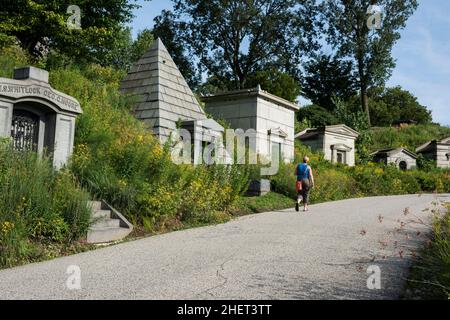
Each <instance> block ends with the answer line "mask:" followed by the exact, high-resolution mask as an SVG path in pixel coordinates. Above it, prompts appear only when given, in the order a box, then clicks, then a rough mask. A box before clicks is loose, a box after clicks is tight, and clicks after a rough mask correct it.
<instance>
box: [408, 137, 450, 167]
mask: <svg viewBox="0 0 450 320" xmlns="http://www.w3.org/2000/svg"><path fill="white" fill-rule="evenodd" d="M416 152H417V153H419V154H422V155H423V156H424V157H425V158H427V159H429V160H433V161H436V165H437V167H438V168H443V169H446V168H450V137H447V138H445V139H442V140H433V141H429V142H427V143H425V144H423V145H421V146H420V147H418V148H417V149H416Z"/></svg>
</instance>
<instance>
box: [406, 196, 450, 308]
mask: <svg viewBox="0 0 450 320" xmlns="http://www.w3.org/2000/svg"><path fill="white" fill-rule="evenodd" d="M434 214H435V218H434V223H433V232H432V235H431V238H430V241H429V242H428V243H427V245H426V247H425V248H424V249H423V250H422V252H421V253H420V255H419V256H418V257H417V259H416V262H415V264H414V265H413V266H412V268H411V273H410V276H409V279H408V285H407V289H406V294H405V296H404V298H406V299H444V300H448V299H450V204H447V213H446V214H445V215H444V216H443V215H442V214H440V213H439V212H434Z"/></svg>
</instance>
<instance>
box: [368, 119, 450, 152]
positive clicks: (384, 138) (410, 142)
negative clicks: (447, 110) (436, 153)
mask: <svg viewBox="0 0 450 320" xmlns="http://www.w3.org/2000/svg"><path fill="white" fill-rule="evenodd" d="M371 132H372V135H373V144H372V145H370V146H369V149H370V151H376V150H378V149H385V148H397V147H405V148H407V149H409V150H411V151H413V152H414V151H415V150H416V148H417V147H419V146H421V145H422V144H424V143H426V142H428V141H430V140H435V139H436V140H441V139H443V138H446V137H450V128H447V127H442V126H439V125H435V124H430V125H413V126H409V127H406V128H394V127H391V128H373V129H372V130H371Z"/></svg>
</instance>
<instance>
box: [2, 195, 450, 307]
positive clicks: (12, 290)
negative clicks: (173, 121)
mask: <svg viewBox="0 0 450 320" xmlns="http://www.w3.org/2000/svg"><path fill="white" fill-rule="evenodd" d="M441 201H447V202H450V194H443V195H421V196H419V195H407V196H392V197H373V198H362V199H351V200H344V201H337V202H328V203H323V204H318V205H313V206H311V207H310V211H309V212H307V213H304V212H295V211H294V209H291V210H283V211H275V212H267V213H261V214H255V215H250V216H245V217H242V218H238V219H236V220H233V221H231V222H229V223H226V224H221V225H216V226H209V227H202V228H196V229H189V230H183V231H177V232H172V233H168V234H164V235H159V236H154V237H149V238H145V239H142V240H136V241H130V242H126V243H122V244H118V245H113V246H108V247H104V248H101V249H97V250H94V251H90V252H85V253H81V254H77V255H73V256H69V257H63V258H59V259H55V260H51V261H46V262H42V263H35V264H30V265H26V266H21V267H17V268H12V269H7V270H3V271H0V298H1V299H396V298H398V297H399V295H400V294H401V292H402V289H403V286H404V284H405V277H406V276H407V274H408V267H409V265H410V263H411V257H412V256H411V253H412V252H413V251H414V250H415V249H417V248H419V247H420V246H421V245H423V243H424V241H425V239H426V237H425V234H426V232H427V231H428V230H429V227H428V226H427V221H429V218H430V215H431V213H430V210H431V209H432V207H433V204H432V203H437V202H441ZM426 209H429V210H428V211H426ZM424 210H425V211H424ZM419 219H421V220H422V221H423V222H424V223H420V222H419ZM73 265H75V266H77V267H79V270H80V279H81V282H80V286H81V288H80V289H73V284H75V287H76V282H70V283H69V287H70V288H72V289H69V288H68V286H67V281H68V279H69V278H70V279H73V277H74V276H76V272H75V273H73V274H68V273H67V271H68V268H69V267H70V266H73ZM369 266H378V267H379V268H380V271H381V274H380V279H381V289H372V290H370V289H368V288H367V279H368V277H369V276H370V274H368V273H367V269H368V268H369ZM77 267H76V268H77ZM71 270H72V269H70V268H69V271H71ZM71 272H73V271H71ZM71 284H72V285H71Z"/></svg>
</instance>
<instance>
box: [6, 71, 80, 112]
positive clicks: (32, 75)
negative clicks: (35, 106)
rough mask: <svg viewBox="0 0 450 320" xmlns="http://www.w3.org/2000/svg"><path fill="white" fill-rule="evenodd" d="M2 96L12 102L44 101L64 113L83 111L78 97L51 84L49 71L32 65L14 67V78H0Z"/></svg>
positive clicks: (43, 102)
mask: <svg viewBox="0 0 450 320" xmlns="http://www.w3.org/2000/svg"><path fill="white" fill-rule="evenodd" d="M0 97H2V98H3V99H7V100H11V102H12V103H18V102H22V101H28V102H30V101H33V102H37V103H42V104H45V105H47V106H49V107H50V108H52V109H54V110H55V111H58V112H62V113H70V114H80V113H83V110H82V109H81V105H80V103H79V102H78V100H77V99H75V98H74V97H71V96H69V95H67V94H65V93H63V92H60V91H57V90H55V89H53V88H52V87H51V86H50V84H49V83H48V71H46V70H43V69H39V68H36V67H32V66H27V67H23V68H16V69H14V79H8V78H0Z"/></svg>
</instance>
